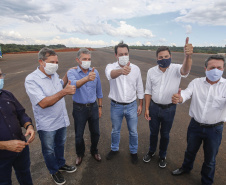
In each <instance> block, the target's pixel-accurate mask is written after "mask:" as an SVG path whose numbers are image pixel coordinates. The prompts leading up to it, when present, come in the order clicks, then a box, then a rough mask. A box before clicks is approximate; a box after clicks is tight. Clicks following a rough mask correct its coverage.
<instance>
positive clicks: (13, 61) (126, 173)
mask: <svg viewBox="0 0 226 185" xmlns="http://www.w3.org/2000/svg"><path fill="white" fill-rule="evenodd" d="M58 56H59V69H58V74H59V75H60V77H63V75H64V74H65V73H66V71H67V70H68V69H69V68H70V67H72V66H75V65H77V64H76V63H75V57H76V53H75V52H61V53H58ZM183 56H184V55H183V53H172V61H173V62H174V63H182V62H183ZM208 56H209V55H208V54H194V55H193V66H192V70H191V72H190V75H189V76H188V77H187V78H186V79H182V81H181V85H180V87H181V88H182V89H184V88H186V87H187V85H188V83H189V82H190V81H191V80H192V79H194V78H197V77H202V76H204V75H205V73H204V60H205V59H206V58H207V57H208ZM115 60H116V59H115V57H114V52H113V50H112V49H97V50H96V51H94V52H92V66H93V67H96V69H97V70H98V71H99V73H100V78H101V82H102V88H103V94H104V98H103V105H104V107H103V116H102V118H101V119H100V133H101V137H100V141H99V147H98V148H99V152H100V154H101V156H102V162H100V163H98V162H96V161H95V160H94V159H93V158H92V156H91V155H90V153H89V147H90V135H89V130H88V127H86V130H85V135H84V138H85V143H86V153H85V157H84V160H83V163H82V164H81V166H79V167H78V169H77V171H76V172H75V173H73V174H68V173H63V174H64V176H65V179H66V181H67V182H66V184H68V185H72V184H77V185H148V184H152V185H200V184H201V175H200V171H201V167H202V163H203V150H202V147H201V148H200V151H199V152H198V154H197V156H196V160H195V164H194V169H193V170H192V172H191V173H190V174H186V175H183V176H179V177H174V176H172V175H171V171H172V170H174V169H176V168H178V167H180V166H181V164H182V162H183V158H184V152H185V149H186V133H187V127H188V124H189V121H190V117H189V115H188V110H189V105H190V101H188V102H186V103H185V104H183V105H178V106H177V112H176V116H175V120H174V124H173V128H172V130H171V134H170V136H171V137H170V143H169V147H168V153H167V163H168V164H167V167H166V168H165V169H160V168H159V167H158V155H156V156H155V157H154V158H153V160H152V161H151V162H150V163H147V164H146V163H144V162H143V161H142V158H143V156H144V155H145V154H146V152H147V151H148V146H149V133H150V131H149V126H148V122H147V121H146V120H145V119H144V116H143V115H144V114H143V113H144V111H143V112H142V115H141V116H140V117H139V123H138V134H139V149H138V157H139V162H138V164H137V165H133V164H131V162H130V153H129V133H128V129H127V125H126V122H125V120H123V125H122V130H121V142H120V153H119V155H117V157H115V158H114V159H112V160H110V161H107V160H106V159H105V156H106V155H107V153H108V152H109V151H110V145H111V120H110V100H109V99H108V93H109V83H108V80H107V78H106V77H105V73H104V70H105V67H106V65H107V64H108V63H112V62H114V61H115ZM130 61H131V62H132V63H134V64H136V65H138V66H139V67H140V69H141V73H142V79H143V83H144V86H145V84H146V75H147V71H148V69H149V68H150V67H153V66H155V65H156V57H155V52H154V51H139V50H131V51H130ZM37 66H38V60H37V54H36V53H33V54H6V55H4V58H2V59H0V68H1V69H2V71H3V72H4V73H7V75H6V78H5V86H4V89H6V90H9V91H11V92H12V93H13V94H14V95H15V96H16V97H17V99H18V100H19V101H20V102H21V104H22V105H23V106H24V107H25V108H26V112H27V114H28V115H29V116H31V117H32V119H33V120H34V117H33V112H32V108H31V103H30V100H29V98H28V96H27V94H26V92H25V88H24V80H25V77H26V76H27V75H28V74H29V73H31V72H32V71H34V70H35V69H36V68H37ZM224 77H226V75H225V74H224ZM65 100H66V104H67V110H68V115H69V118H70V122H71V125H70V126H69V127H68V130H67V142H66V145H65V158H66V161H67V164H70V165H75V159H76V154H75V134H74V124H73V117H72V97H71V96H66V97H65ZM143 108H144V107H143ZM157 153H158V151H157ZM30 156H31V173H32V178H33V183H34V184H35V185H50V184H55V183H54V182H53V180H52V179H51V177H50V174H49V172H48V170H47V168H46V166H45V163H44V159H43V156H42V153H41V144H40V141H39V137H38V134H36V139H35V140H34V142H33V143H32V144H30ZM12 181H13V185H17V184H18V183H17V180H16V178H15V175H14V173H13V176H12ZM225 182H226V130H224V131H223V138H222V143H221V146H220V149H219V153H218V156H217V158H216V173H215V183H214V184H215V185H223V184H225Z"/></svg>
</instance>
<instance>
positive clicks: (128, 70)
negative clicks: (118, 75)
mask: <svg viewBox="0 0 226 185" xmlns="http://www.w3.org/2000/svg"><path fill="white" fill-rule="evenodd" d="M130 71H131V67H130V61H129V62H128V63H127V64H126V65H125V66H124V67H123V68H122V74H123V75H128V74H129V73H130Z"/></svg>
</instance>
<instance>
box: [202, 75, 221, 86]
mask: <svg viewBox="0 0 226 185" xmlns="http://www.w3.org/2000/svg"><path fill="white" fill-rule="evenodd" d="M203 81H204V83H207V84H210V83H209V82H207V80H206V77H205V78H203ZM224 82H225V79H224V78H222V77H221V78H220V80H219V81H218V82H217V83H216V84H218V83H224ZM210 85H211V84H210Z"/></svg>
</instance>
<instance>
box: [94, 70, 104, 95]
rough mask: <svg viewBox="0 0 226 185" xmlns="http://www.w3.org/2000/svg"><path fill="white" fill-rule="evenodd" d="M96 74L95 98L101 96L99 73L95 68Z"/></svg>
mask: <svg viewBox="0 0 226 185" xmlns="http://www.w3.org/2000/svg"><path fill="white" fill-rule="evenodd" d="M95 72H96V76H97V98H103V93H102V87H101V81H100V75H99V73H98V71H97V70H95Z"/></svg>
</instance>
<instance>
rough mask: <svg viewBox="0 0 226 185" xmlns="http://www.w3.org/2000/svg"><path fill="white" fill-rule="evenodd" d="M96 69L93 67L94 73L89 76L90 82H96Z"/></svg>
mask: <svg viewBox="0 0 226 185" xmlns="http://www.w3.org/2000/svg"><path fill="white" fill-rule="evenodd" d="M94 70H95V68H94V67H93V69H92V71H91V72H90V73H89V75H88V81H94V80H95V78H96V73H95V72H94Z"/></svg>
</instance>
